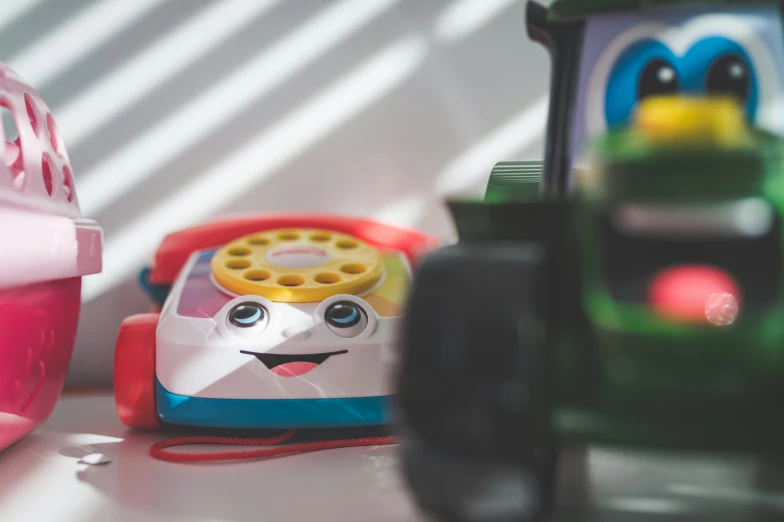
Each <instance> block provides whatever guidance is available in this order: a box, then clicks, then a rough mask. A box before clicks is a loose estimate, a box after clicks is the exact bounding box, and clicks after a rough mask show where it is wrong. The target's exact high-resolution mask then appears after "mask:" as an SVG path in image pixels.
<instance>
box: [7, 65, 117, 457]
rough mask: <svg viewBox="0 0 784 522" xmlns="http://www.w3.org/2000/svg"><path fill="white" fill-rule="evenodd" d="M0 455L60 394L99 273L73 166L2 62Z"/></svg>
mask: <svg viewBox="0 0 784 522" xmlns="http://www.w3.org/2000/svg"><path fill="white" fill-rule="evenodd" d="M0 107H3V108H5V109H7V110H8V111H10V113H11V114H12V115H13V119H14V122H15V124H16V127H17V128H18V132H19V136H18V138H16V139H14V140H13V141H6V138H5V134H4V132H3V129H2V127H0V137H1V138H2V139H0V450H2V449H4V448H6V447H7V446H9V445H11V444H13V443H14V442H16V441H18V440H19V439H21V438H22V437H24V436H25V435H26V434H27V433H29V432H30V431H31V430H33V429H34V428H35V427H36V426H38V425H40V424H41V423H42V422H44V421H45V420H46V419H47V418H48V416H49V414H50V413H51V411H52V409H53V408H54V405H55V403H56V402H57V399H58V398H59V396H60V392H61V391H62V387H63V382H64V380H65V374H66V371H67V369H68V363H69V362H70V359H71V351H72V350H73V344H74V339H75V337H76V325H77V322H78V319H79V307H80V305H81V277H82V276H84V275H87V274H94V273H97V272H100V271H101V252H102V234H101V229H100V228H99V227H98V225H97V224H96V223H95V222H93V221H90V220H86V219H82V217H81V212H80V210H79V204H78V201H77V198H76V192H75V189H74V183H73V178H72V171H71V164H70V162H69V160H68V154H67V152H66V150H65V147H64V146H63V143H62V141H61V139H60V136H59V134H58V132H57V127H56V125H55V122H54V118H53V117H52V114H51V113H50V112H49V108H48V107H47V106H46V104H45V103H44V101H43V100H42V99H41V97H40V96H39V95H38V93H37V92H36V91H35V90H34V89H32V88H31V87H30V86H29V85H27V84H26V83H25V82H24V80H22V79H21V78H20V77H19V76H18V75H17V74H16V73H15V72H14V71H12V70H11V69H9V68H8V67H7V66H6V65H5V64H2V63H0Z"/></svg>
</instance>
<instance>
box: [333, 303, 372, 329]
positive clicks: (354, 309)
mask: <svg viewBox="0 0 784 522" xmlns="http://www.w3.org/2000/svg"><path fill="white" fill-rule="evenodd" d="M324 320H325V321H326V323H327V326H328V327H329V329H330V330H332V331H333V332H334V333H335V334H337V335H339V336H340V337H346V338H349V337H356V336H358V335H359V334H361V333H362V332H363V331H364V330H365V328H366V327H367V324H368V320H367V315H366V314H365V312H364V310H362V308H361V307H360V306H359V305H356V304H354V303H351V302H349V301H341V302H339V303H335V304H333V305H332V306H330V307H329V308H327V311H326V312H325V313H324Z"/></svg>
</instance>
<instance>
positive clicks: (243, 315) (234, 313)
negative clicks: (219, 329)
mask: <svg viewBox="0 0 784 522" xmlns="http://www.w3.org/2000/svg"><path fill="white" fill-rule="evenodd" d="M264 313H265V312H264V307H262V306H261V305H260V304H258V303H242V304H239V305H237V306H235V307H234V308H232V309H231V311H230V312H229V321H230V322H231V324H233V325H234V326H239V327H240V328H250V327H251V326H255V325H257V324H259V323H260V322H261V321H263V320H264Z"/></svg>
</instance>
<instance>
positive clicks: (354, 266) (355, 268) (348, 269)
mask: <svg viewBox="0 0 784 522" xmlns="http://www.w3.org/2000/svg"><path fill="white" fill-rule="evenodd" d="M365 270H366V269H365V267H364V265H360V264H359V263H348V264H345V265H343V266H341V267H340V271H341V272H343V273H346V274H362V273H364V272H365Z"/></svg>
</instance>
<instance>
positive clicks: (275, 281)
mask: <svg viewBox="0 0 784 522" xmlns="http://www.w3.org/2000/svg"><path fill="white" fill-rule="evenodd" d="M212 275H213V277H214V278H215V281H216V282H217V283H218V284H219V285H220V286H222V287H223V288H225V289H226V290H228V291H229V292H232V293H235V294H238V295H258V296H261V297H266V298H267V299H269V300H271V301H276V302H283V303H309V302H319V301H323V300H324V299H326V298H328V297H330V296H333V295H336V294H354V295H356V294H359V293H362V292H365V291H367V290H370V289H371V288H372V287H373V286H375V285H376V284H377V283H378V282H379V280H380V279H381V277H382V276H383V275H384V262H383V259H382V257H381V254H380V253H379V252H378V251H377V250H376V249H375V248H373V247H371V246H370V245H368V244H367V243H365V242H364V241H362V240H360V239H358V238H356V237H353V236H349V235H346V234H340V233H337V232H333V231H330V230H319V229H301V228H296V229H294V228H287V229H277V230H268V231H265V232H260V233H257V234H251V235H248V236H245V237H242V238H240V239H236V240H234V241H232V242H231V243H229V244H227V245H225V246H223V247H222V248H221V249H220V250H218V251H217V252H216V253H215V255H214V256H213V258H212Z"/></svg>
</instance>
